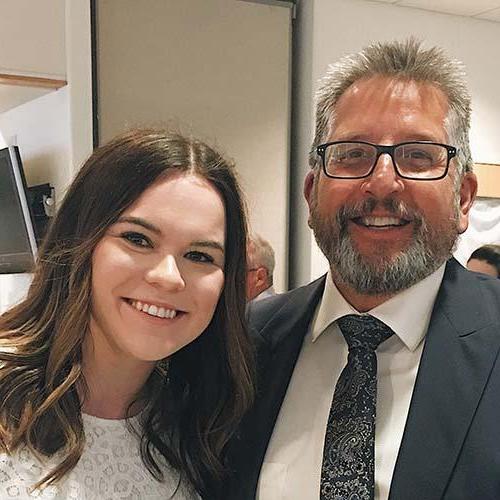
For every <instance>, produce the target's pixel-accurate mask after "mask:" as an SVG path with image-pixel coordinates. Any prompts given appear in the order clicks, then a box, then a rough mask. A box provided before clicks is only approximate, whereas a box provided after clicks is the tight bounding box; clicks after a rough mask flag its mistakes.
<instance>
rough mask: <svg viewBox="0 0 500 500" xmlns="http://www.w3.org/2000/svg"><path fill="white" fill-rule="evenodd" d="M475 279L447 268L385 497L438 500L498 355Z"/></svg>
mask: <svg viewBox="0 0 500 500" xmlns="http://www.w3.org/2000/svg"><path fill="white" fill-rule="evenodd" d="M491 317H492V315H491V314H490V313H489V311H488V309H487V304H485V303H484V301H482V298H481V290H480V287H479V285H478V282H477V278H475V277H473V276H471V275H470V274H469V273H468V272H467V271H465V270H464V269H463V268H462V267H461V266H460V265H459V264H458V263H457V262H456V261H450V262H449V263H448V265H447V269H446V273H445V277H444V279H443V284H442V286H441V289H440V292H439V295H438V298H437V300H436V305H435V307H434V311H433V315H432V318H431V322H430V326H429V330H428V332H427V336H426V341H425V346H424V351H423V353H422V359H421V362H420V367H419V371H418V375H417V379H416V382H415V388H414V391H413V396H412V400H411V405H410V411H409V414H408V418H407V422H406V427H405V432H404V435H403V440H402V443H401V447H400V450H399V454H398V459H397V462H396V467H395V469H394V475H393V480H392V483H391V491H390V496H389V498H390V499H391V500H412V499H415V500H416V499H422V498H425V499H426V500H434V499H441V498H442V497H443V494H444V492H445V489H446V485H447V483H448V481H449V478H450V476H451V474H452V471H453V467H454V464H455V462H456V460H457V457H458V455H459V453H460V448H461V445H462V443H463V441H464V439H465V436H466V433H467V430H468V428H469V425H470V423H471V420H472V418H473V416H474V412H475V410H476V408H477V405H478V403H479V401H480V398H481V394H482V391H483V388H484V386H485V384H486V382H487V380H488V376H489V374H490V371H491V369H492V367H493V363H494V361H495V358H496V357H497V353H498V349H499V343H500V339H499V336H498V325H494V324H492V323H493V321H492V319H491Z"/></svg>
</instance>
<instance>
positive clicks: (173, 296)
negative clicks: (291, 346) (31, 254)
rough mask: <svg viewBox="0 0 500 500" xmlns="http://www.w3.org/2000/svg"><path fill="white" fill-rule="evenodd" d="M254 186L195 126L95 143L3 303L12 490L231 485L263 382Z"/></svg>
mask: <svg viewBox="0 0 500 500" xmlns="http://www.w3.org/2000/svg"><path fill="white" fill-rule="evenodd" d="M241 196H242V195H241V193H240V190H239V187H238V183H237V180H236V177H235V171H234V167H233V166H232V165H231V164H230V163H228V162H227V161H226V160H225V159H224V158H223V157H222V156H221V155H220V154H219V153H217V152H216V151H215V150H213V149H211V148H210V147H208V146H207V145H205V144H204V143H202V142H199V141H197V140H195V139H188V138H185V137H183V136H181V135H178V134H172V133H168V132H162V131H155V130H137V131H132V132H129V133H127V134H125V135H122V136H120V137H118V138H116V139H114V140H113V141H111V142H110V143H109V144H107V145H105V146H103V147H100V148H98V149H97V150H96V151H94V153H93V154H92V156H91V157H90V158H89V159H88V161H87V162H86V163H85V165H84V166H83V167H82V169H81V170H80V171H79V173H78V175H77V176H76V178H75V180H74V181H73V183H72V185H71V186H70V188H69V191H68V193H67V195H66V196H65V198H64V200H63V202H62V205H61V207H60V209H59V211H58V213H57V215H56V216H55V218H54V220H53V222H52V224H51V227H50V230H49V233H48V235H47V236H46V239H45V241H44V243H43V246H42V248H41V250H40V253H39V257H38V262H37V265H36V269H35V271H34V278H33V282H32V285H31V288H30V289H29V293H28V296H27V298H26V299H25V300H24V301H23V302H21V303H20V304H19V305H17V306H15V307H14V308H13V309H11V310H9V311H7V312H6V313H5V314H3V315H2V316H1V317H0V400H1V401H2V404H1V407H0V498H20V499H23V500H24V499H27V498H35V497H36V498H52V499H54V498H55V499H68V498H71V499H74V500H79V499H84V498H85V499H88V498H92V499H104V498H164V499H165V500H166V499H168V498H172V499H179V500H182V499H194V498H200V497H201V498H203V499H211V500H212V499H214V498H217V496H218V492H219V489H220V488H221V487H222V485H223V480H224V477H225V472H226V470H227V466H226V463H225V454H226V444H227V442H228V439H229V438H230V436H231V435H232V433H233V432H234V430H235V428H236V426H237V424H238V422H239V420H240V418H241V417H242V415H243V414H244V413H245V410H246V409H247V408H248V407H249V405H250V404H251V401H252V395H253V382H252V350H251V348H250V345H249V341H248V339H247V334H246V327H245V322H244V317H245V307H246V300H245V289H244V282H245V266H246V239H247V235H246V217H245V213H244V208H243V207H244V204H243V201H242V197H241Z"/></svg>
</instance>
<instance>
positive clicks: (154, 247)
mask: <svg viewBox="0 0 500 500" xmlns="http://www.w3.org/2000/svg"><path fill="white" fill-rule="evenodd" d="M224 249H225V210H224V203H223V200H222V198H221V196H220V195H219V193H218V192H217V191H216V189H215V188H214V187H213V186H212V185H211V184H210V183H209V182H208V181H206V180H205V179H203V178H201V177H198V176H196V175H192V174H176V173H174V174H171V175H169V176H168V177H163V178H161V179H160V180H158V181H156V182H155V183H154V184H153V185H152V186H151V187H149V188H148V189H147V190H146V191H144V193H143V194H142V195H141V196H140V197H139V198H138V199H137V200H136V201H135V203H133V204H132V205H131V206H130V207H129V208H128V209H127V210H125V211H124V212H123V213H122V214H121V216H120V218H119V219H118V221H117V222H116V223H115V224H113V225H112V226H110V227H109V228H108V230H107V231H106V233H105V235H104V237H103V238H102V239H101V241H100V242H99V243H98V244H97V246H96V248H95V250H94V253H93V256H92V312H91V321H90V335H91V338H92V343H93V346H94V350H95V351H97V350H98V349H99V347H98V346H101V349H103V350H105V351H107V352H109V353H113V355H114V356H116V357H117V359H122V358H123V359H128V360H132V359H135V360H137V361H142V362H148V363H151V362H156V361H158V360H160V359H164V358H166V357H168V356H170V355H171V354H173V353H174V352H176V351H178V350H179V349H181V348H182V347H184V346H185V345H187V344H189V343H190V342H192V341H193V340H194V339H196V338H197V337H198V336H199V335H200V334H201V333H202V332H203V331H204V330H205V328H206V327H207V326H208V324H209V323H210V320H211V319H212V316H213V314H214V311H215V308H216V306H217V302H218V300H219V297H220V295H221V292H222V289H223V286H224ZM96 354H97V352H96Z"/></svg>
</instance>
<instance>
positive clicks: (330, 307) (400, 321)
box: [311, 264, 446, 351]
mask: <svg viewBox="0 0 500 500" xmlns="http://www.w3.org/2000/svg"><path fill="white" fill-rule="evenodd" d="M445 266H446V264H443V265H442V266H441V267H439V268H438V269H437V270H436V271H434V272H433V273H432V274H430V275H429V276H427V277H426V278H424V279H423V280H421V281H419V282H418V283H416V284H415V285H413V286H411V287H410V288H407V289H406V290H403V291H402V292H400V293H398V294H397V295H395V296H394V297H391V298H390V299H389V300H387V301H385V302H383V303H382V304H380V305H379V306H377V307H374V308H373V309H372V310H371V311H369V314H371V315H372V316H374V317H376V318H378V319H379V320H381V321H383V322H384V323H385V324H386V325H387V326H389V327H390V328H391V329H392V330H393V331H394V333H395V334H396V335H397V336H398V337H399V338H400V339H401V341H402V342H403V343H404V344H405V345H406V347H407V348H408V349H409V350H410V351H414V350H415V349H416V348H417V347H418V345H419V344H420V342H421V341H422V339H423V338H424V337H425V334H426V332H427V329H428V327H429V322H430V319H431V314H432V309H433V307H434V301H435V300H436V296H437V293H438V291H439V287H440V286H441V281H442V280H443V276H444V270H445ZM346 314H362V313H360V312H359V311H357V310H356V309H354V307H352V306H351V304H349V303H348V302H347V301H346V300H345V299H344V297H343V296H342V294H341V293H340V292H339V291H338V289H337V287H336V286H335V283H334V282H333V279H332V273H331V271H328V274H327V276H326V284H325V290H324V292H323V296H322V298H321V301H320V303H319V304H318V307H317V308H316V313H315V317H314V319H313V323H312V330H311V331H312V341H313V342H314V341H316V339H317V338H318V337H319V336H320V335H321V334H322V333H323V332H324V331H325V330H326V329H327V327H328V326H329V325H330V324H332V323H333V322H334V321H336V320H337V319H339V318H341V317H342V316H345V315H346ZM365 314H368V313H365Z"/></svg>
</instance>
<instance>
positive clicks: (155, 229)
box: [116, 216, 161, 234]
mask: <svg viewBox="0 0 500 500" xmlns="http://www.w3.org/2000/svg"><path fill="white" fill-rule="evenodd" d="M116 222H117V223H123V222H128V223H129V224H136V225H137V226H141V227H143V228H145V229H149V231H152V232H153V233H155V234H161V230H160V228H158V227H156V226H155V225H154V224H151V222H148V221H147V220H144V219H142V218H141V217H130V216H125V217H120V218H119V219H118V220H117V221H116Z"/></svg>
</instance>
